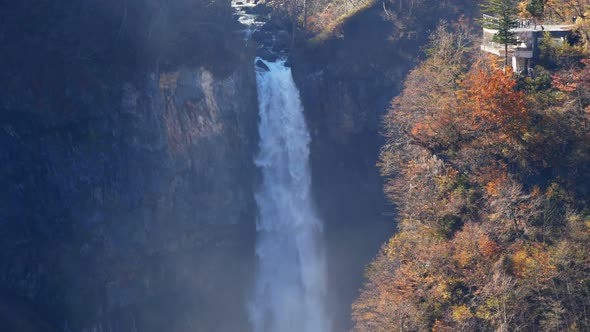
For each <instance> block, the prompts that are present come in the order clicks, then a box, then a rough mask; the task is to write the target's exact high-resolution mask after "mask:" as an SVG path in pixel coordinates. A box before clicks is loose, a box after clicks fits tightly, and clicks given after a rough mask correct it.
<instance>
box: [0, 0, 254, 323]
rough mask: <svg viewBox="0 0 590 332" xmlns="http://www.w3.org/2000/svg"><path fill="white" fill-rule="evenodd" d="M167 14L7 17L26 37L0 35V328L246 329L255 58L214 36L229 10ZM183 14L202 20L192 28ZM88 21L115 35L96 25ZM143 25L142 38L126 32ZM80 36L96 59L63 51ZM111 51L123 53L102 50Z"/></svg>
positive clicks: (70, 5)
mask: <svg viewBox="0 0 590 332" xmlns="http://www.w3.org/2000/svg"><path fill="white" fill-rule="evenodd" d="M76 3H78V5H76ZM122 3H125V6H126V7H125V8H124V7H123V5H122ZM166 3H167V2H160V1H150V2H149V3H147V4H146V2H142V1H139V2H137V1H125V2H111V1H105V2H101V3H100V4H98V3H96V4H91V3H90V2H81V3H79V2H70V1H60V2H55V1H46V2H42V3H39V4H38V5H37V7H35V6H33V5H32V4H21V3H15V4H14V5H13V6H11V8H9V9H8V10H9V11H10V12H11V13H12V14H14V15H16V17H23V15H24V14H25V13H29V12H31V13H33V14H32V15H33V16H35V17H36V19H37V21H36V22H35V24H32V25H31V27H30V30H32V31H27V32H26V33H27V35H26V36H22V35H16V33H17V32H16V31H18V30H14V31H13V30H11V22H12V21H7V22H5V23H4V25H3V26H2V28H3V29H4V30H3V32H4V33H3V34H1V35H2V37H1V38H4V40H3V42H4V43H5V45H6V46H7V47H6V49H7V50H8V52H7V53H6V54H5V57H4V61H3V62H2V64H0V67H1V68H0V69H2V72H3V73H4V74H3V76H2V79H0V80H1V82H2V84H1V85H2V86H4V87H5V88H4V89H3V90H2V91H0V100H2V102H1V104H0V142H1V144H0V165H1V166H0V184H1V189H0V199H1V201H2V202H3V204H2V206H0V285H1V289H0V306H1V307H2V308H3V309H2V310H4V309H6V310H7V314H5V315H0V320H4V319H5V318H6V321H0V326H3V327H6V326H16V325H15V324H25V325H19V326H27V329H30V330H31V331H35V326H39V328H37V330H39V331H49V330H50V328H54V329H56V330H63V331H92V330H93V329H96V330H103V331H195V330H204V331H238V330H241V327H242V326H244V325H246V323H245V321H246V318H245V314H244V308H243V305H244V304H243V303H244V302H245V300H244V298H245V296H246V294H244V292H245V291H244V289H246V287H244V285H246V284H249V281H250V278H251V277H250V276H251V274H252V271H251V269H252V266H253V262H252V260H253V255H252V252H253V247H252V246H253V245H252V243H253V240H252V237H253V233H254V215H255V204H254V201H253V195H252V192H253V188H252V187H253V185H254V183H255V180H256V177H257V174H256V170H255V167H254V165H253V162H252V156H253V155H254V151H255V148H256V141H257V136H256V122H257V101H256V85H255V77H254V71H253V68H252V64H253V62H254V54H253V51H252V50H250V49H248V48H246V47H245V46H244V45H243V43H241V42H240V39H239V38H234V37H233V32H232V31H228V30H227V29H226V28H225V26H224V24H225V22H226V21H227V20H231V12H230V11H229V4H227V8H226V9H223V8H222V7H220V6H217V5H216V6H210V7H207V8H205V7H203V6H202V5H201V4H200V2H199V1H188V0H187V1H178V2H175V3H174V4H170V7H166V6H167V5H166ZM111 5H112V6H115V8H116V9H117V10H116V15H112V16H108V15H106V16H101V13H104V12H106V13H108V14H113V12H112V11H111V10H112V9H113V8H110V7H109V6H111ZM119 5H120V7H118V6H119ZM127 6H128V7H127ZM182 6H186V7H185V8H184V9H185V10H184V11H183V10H182V9H183V8H182ZM199 6H200V7H199ZM33 7H34V8H33ZM195 7H196V9H195ZM211 8H213V9H211ZM150 10H151V12H150ZM195 10H197V11H199V10H200V12H198V13H197V14H195V15H199V17H200V16H207V15H209V17H208V18H206V19H205V18H203V19H199V18H198V17H197V18H195V17H194V16H193V17H191V16H190V15H189V14H190V13H193V12H194V11H195ZM80 13H85V14H84V15H85V16H84V17H86V19H87V20H88V22H86V23H84V22H82V21H81V20H79V18H78V17H77V16H76V15H78V14H80ZM181 14H182V15H181ZM226 14H227V17H228V19H227V20H226V18H225V17H226V16H224V15H226ZM103 18H104V19H105V20H106V19H107V18H108V19H112V21H115V22H116V24H109V22H111V21H102V23H104V24H102V25H101V24H98V22H97V21H100V20H101V19H103ZM68 19H75V22H77V23H76V24H79V26H75V25H68V24H66V23H67V22H68ZM144 19H145V20H147V21H144ZM171 20H173V21H174V22H175V24H174V25H166V24H165V22H166V21H168V22H169V21H171ZM194 21H197V22H200V24H203V25H202V26H201V25H195V24H194V23H193V22H194ZM146 22H148V23H149V22H151V24H152V25H151V29H152V31H151V32H149V31H146V30H141V29H140V28H139V26H140V25H141V24H143V23H146ZM13 23H14V24H15V29H16V26H17V23H18V22H17V20H15V21H14V22H13ZM55 24H58V25H57V26H56V25H55ZM44 26H47V27H48V28H47V31H44V28H43V27H44ZM166 26H168V27H172V26H173V27H175V28H174V29H175V31H171V30H170V29H167V28H165V27H166ZM230 26H231V25H230ZM98 27H100V29H99V28H98ZM144 27H150V25H146V26H144ZM146 29H147V28H146ZM79 31H84V32H85V33H87V34H88V35H87V36H86V38H88V39H89V40H94V41H95V43H94V44H93V45H90V44H87V43H86V41H85V40H84V41H83V40H82V39H79V40H78V38H79V37H81V36H80V35H78V34H79V33H80V32H79ZM29 32H30V33H29ZM11 33H12V34H15V35H11ZM101 35H104V36H110V37H112V38H113V39H111V40H110V41H109V40H108V38H107V39H105V40H103V39H102V36H101ZM19 38H20V39H19ZM46 39H49V40H50V41H51V42H46ZM158 40H162V41H164V40H165V41H166V45H162V44H157V41H158ZM125 41H129V42H131V41H132V42H133V44H126V46H127V48H125V49H117V50H112V49H110V48H109V47H111V46H112V47H116V46H123V45H121V43H124V42H125ZM158 45H159V46H158ZM156 46H158V47H156ZM92 52H94V53H92ZM142 55H145V59H141V61H134V59H140V58H142ZM7 317H8V318H7ZM15 317H20V318H15ZM30 317H34V318H30ZM228 317H229V318H228ZM9 320H10V321H9ZM10 324H12V325H10ZM41 326H44V327H41ZM48 326H49V327H48Z"/></svg>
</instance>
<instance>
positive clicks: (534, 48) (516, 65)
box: [481, 17, 574, 72]
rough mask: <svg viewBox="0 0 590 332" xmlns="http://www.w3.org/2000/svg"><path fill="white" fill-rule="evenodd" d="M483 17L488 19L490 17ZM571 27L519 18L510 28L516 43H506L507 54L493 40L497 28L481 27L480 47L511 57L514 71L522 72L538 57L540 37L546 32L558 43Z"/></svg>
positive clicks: (561, 41) (571, 25)
mask: <svg viewBox="0 0 590 332" xmlns="http://www.w3.org/2000/svg"><path fill="white" fill-rule="evenodd" d="M484 18H488V19H490V18H491V17H484ZM492 19H493V18H492ZM573 27H574V24H540V23H537V24H536V25H535V23H534V22H533V21H532V20H521V21H519V22H518V26H517V27H516V28H514V29H512V30H511V31H513V32H515V34H516V39H517V44H516V45H508V54H506V48H505V45H504V44H502V43H497V42H495V41H493V40H494V35H495V34H497V33H498V30H495V29H488V28H483V38H482V43H481V49H482V50H483V51H485V52H488V53H492V54H495V55H497V56H501V57H504V56H506V55H508V56H509V57H511V58H512V67H513V69H514V71H515V72H523V71H526V70H527V68H528V67H529V66H531V61H533V60H534V59H537V58H538V56H539V42H540V40H541V39H542V38H545V36H546V34H547V33H548V34H549V37H550V38H551V39H552V42H553V43H554V44H557V45H559V44H562V43H563V42H564V41H565V39H566V37H567V35H568V34H569V33H570V31H571V30H572V28H573Z"/></svg>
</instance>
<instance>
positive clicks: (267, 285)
mask: <svg viewBox="0 0 590 332" xmlns="http://www.w3.org/2000/svg"><path fill="white" fill-rule="evenodd" d="M260 60H261V59H260ZM261 61H263V60H261ZM263 62H264V63H265V64H266V66H268V68H269V70H268V71H265V70H263V69H261V68H258V67H257V69H256V80H257V84H258V103H259V112H260V124H259V128H258V130H259V134H260V151H259V154H258V156H257V157H256V159H255V162H256V165H257V166H258V167H259V168H260V169H261V173H262V186H261V188H260V190H259V191H258V192H257V194H256V202H257V204H258V208H259V213H260V215H259V219H258V221H257V234H258V235H257V243H256V255H257V258H258V271H257V277H256V288H255V294H254V299H253V300H252V302H251V303H250V308H249V310H250V320H251V322H252V325H253V328H254V331H255V332H327V331H329V330H330V327H329V323H328V319H327V317H326V308H325V296H326V265H325V259H324V253H323V248H322V246H321V244H322V225H321V222H320V220H319V218H318V217H317V215H316V212H315V210H314V207H313V203H312V197H311V174H310V169H309V143H310V140H311V139H310V135H309V132H308V130H307V126H306V124H305V119H304V115H303V107H302V105H301V101H300V99H299V91H298V90H297V87H296V86H295V82H294V81H293V77H292V76H291V70H290V69H289V68H288V67H286V66H285V65H284V61H277V62H274V63H273V62H267V61H263Z"/></svg>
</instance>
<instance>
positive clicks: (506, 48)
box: [504, 43, 508, 72]
mask: <svg viewBox="0 0 590 332" xmlns="http://www.w3.org/2000/svg"><path fill="white" fill-rule="evenodd" d="M506 67H508V43H505V44H504V72H506Z"/></svg>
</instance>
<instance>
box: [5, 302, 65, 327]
mask: <svg viewBox="0 0 590 332" xmlns="http://www.w3.org/2000/svg"><path fill="white" fill-rule="evenodd" d="M0 330H2V331H5V332H57V331H58V329H56V328H55V327H53V326H51V324H49V323H48V322H47V320H45V319H44V318H43V317H42V315H40V314H39V313H38V312H37V311H36V310H35V309H34V308H33V306H32V305H31V304H29V303H27V302H26V301H25V300H23V299H20V298H16V297H13V296H7V295H4V294H0Z"/></svg>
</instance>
